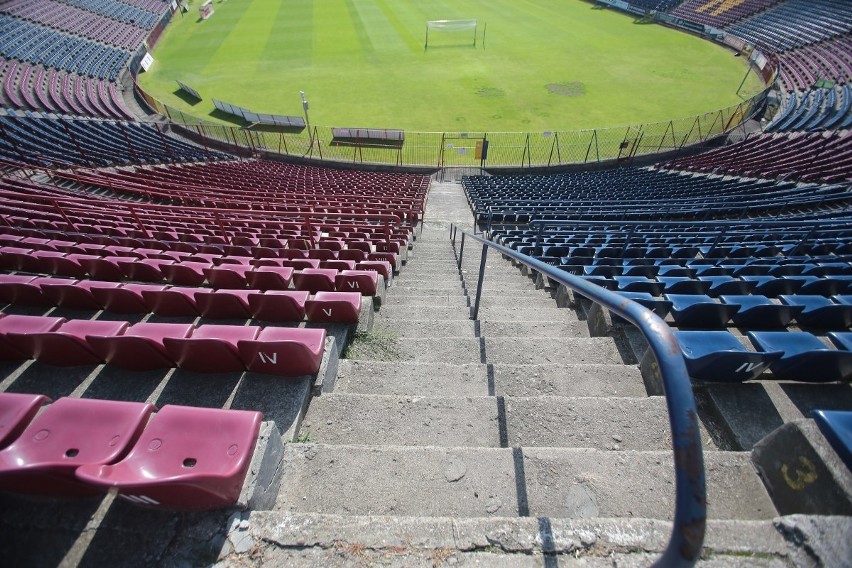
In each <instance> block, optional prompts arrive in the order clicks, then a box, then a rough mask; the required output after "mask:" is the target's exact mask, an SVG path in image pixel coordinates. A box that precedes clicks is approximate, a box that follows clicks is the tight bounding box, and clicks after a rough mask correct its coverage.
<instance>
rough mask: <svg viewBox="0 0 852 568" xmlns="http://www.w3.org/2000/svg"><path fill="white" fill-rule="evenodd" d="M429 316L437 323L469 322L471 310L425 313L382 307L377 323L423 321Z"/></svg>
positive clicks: (438, 310)
mask: <svg viewBox="0 0 852 568" xmlns="http://www.w3.org/2000/svg"><path fill="white" fill-rule="evenodd" d="M424 316H428V317H429V318H430V319H433V320H435V321H442V320H468V319H470V310H469V309H468V308H464V307H457V308H430V309H429V311H428V312H427V311H425V310H423V309H422V308H417V307H412V306H394V305H389V306H382V308H381V309H380V310H379V312H378V313H377V314H376V319H375V322H376V323H377V324H381V322H382V320H383V319H412V318H416V319H423V317H424Z"/></svg>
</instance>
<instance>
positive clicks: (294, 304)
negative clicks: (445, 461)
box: [248, 290, 309, 322]
mask: <svg viewBox="0 0 852 568" xmlns="http://www.w3.org/2000/svg"><path fill="white" fill-rule="evenodd" d="M308 295H309V293H308V292H306V291H303V290H269V291H267V292H264V293H262V294H261V293H257V292H255V293H251V294H249V295H248V302H249V309H250V310H251V314H252V316H253V317H255V318H257V319H259V320H261V321H274V322H285V321H292V322H296V321H302V320H303V319H305V302H306V301H307V299H308Z"/></svg>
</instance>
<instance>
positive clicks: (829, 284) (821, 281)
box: [787, 276, 849, 297]
mask: <svg viewBox="0 0 852 568" xmlns="http://www.w3.org/2000/svg"><path fill="white" fill-rule="evenodd" d="M787 278H788V279H790V280H800V281H801V282H802V286H801V287H800V288H799V289H798V291H797V293H798V294H808V295H820V296H825V297H828V296H834V295H835V294H843V293H845V292H846V289H847V288H848V286H849V281H848V280H845V279H843V278H841V277H839V276H838V277H830V276H826V277H824V278H820V277H818V276H788V277H787Z"/></svg>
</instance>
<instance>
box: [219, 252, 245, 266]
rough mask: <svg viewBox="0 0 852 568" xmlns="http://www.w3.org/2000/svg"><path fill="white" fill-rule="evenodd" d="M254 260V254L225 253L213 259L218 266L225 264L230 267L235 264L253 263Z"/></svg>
mask: <svg viewBox="0 0 852 568" xmlns="http://www.w3.org/2000/svg"><path fill="white" fill-rule="evenodd" d="M253 260H254V257H253V256H249V255H248V254H223V255H221V256H217V257H216V258H214V259H213V264H214V265H216V266H222V265H223V264H224V265H226V266H228V267H230V266H232V265H234V264H238V265H245V264H251V261H253Z"/></svg>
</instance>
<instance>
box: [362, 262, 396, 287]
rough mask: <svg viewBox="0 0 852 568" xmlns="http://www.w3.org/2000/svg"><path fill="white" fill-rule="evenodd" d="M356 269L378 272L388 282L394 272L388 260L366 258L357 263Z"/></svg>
mask: <svg viewBox="0 0 852 568" xmlns="http://www.w3.org/2000/svg"><path fill="white" fill-rule="evenodd" d="M355 269H356V270H372V271H374V272H378V273H379V274H381V275H382V277H383V278H384V279H385V282H388V281H389V280H390V277H391V274H393V268H392V267H391V264H390V263H389V262H387V261H386V260H364V261H361V262H359V263H358V264H356V265H355Z"/></svg>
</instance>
